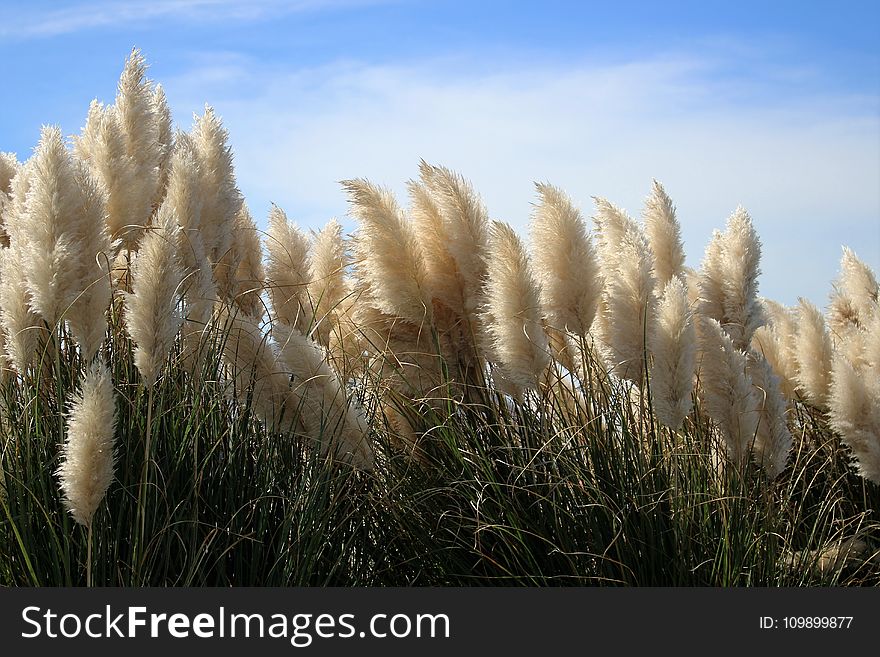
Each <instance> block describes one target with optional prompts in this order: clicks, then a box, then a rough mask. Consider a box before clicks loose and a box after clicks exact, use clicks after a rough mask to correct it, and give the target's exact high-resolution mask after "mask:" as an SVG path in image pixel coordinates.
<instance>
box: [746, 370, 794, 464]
mask: <svg viewBox="0 0 880 657" xmlns="http://www.w3.org/2000/svg"><path fill="white" fill-rule="evenodd" d="M746 369H747V372H748V375H749V377H750V378H751V380H752V383H753V385H754V386H755V395H754V397H755V401H756V406H755V409H756V411H757V415H758V426H757V428H756V431H755V442H754V445H753V454H754V457H755V460H756V461H757V462H758V464H759V465H761V466H762V467H763V468H764V471H765V472H766V473H767V476H768V477H769V478H770V479H775V478H776V477H778V476H779V475H780V474H781V473H782V471H783V469H785V465H786V463H787V461H788V455H789V452H790V451H791V444H792V440H791V432H790V431H789V429H788V425H787V423H786V403H785V398H784V397H783V395H782V390H781V387H780V383H779V377H778V376H776V374H775V373H774V372H773V368H772V367H771V366H770V363H769V362H767V360H766V359H765V358H762V357H761V356H759V355H757V354H755V353H752V354H750V357H749V360H748V365H747V368H746Z"/></svg>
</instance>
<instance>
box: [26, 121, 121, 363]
mask: <svg viewBox="0 0 880 657" xmlns="http://www.w3.org/2000/svg"><path fill="white" fill-rule="evenodd" d="M10 229H11V230H12V233H10V237H11V240H12V242H13V243H15V244H17V245H18V246H17V248H19V249H20V252H19V253H20V256H21V260H20V263H21V265H22V267H23V270H24V276H25V280H26V282H27V291H28V294H29V295H30V305H31V307H32V308H33V309H34V310H35V311H36V312H38V313H39V314H40V315H41V316H42V317H43V319H45V320H46V322H47V323H48V324H49V325H50V326H54V325H55V324H56V323H57V322H58V320H59V319H61V318H62V316H66V317H67V318H68V319H69V320H70V322H71V329H72V330H73V333H74V336H75V337H76V338H77V340H78V341H79V343H80V346H81V347H82V348H83V351H84V355H85V356H86V358H91V356H92V355H93V354H94V353H95V352H96V351H97V348H98V346H99V345H100V342H101V339H102V335H103V332H104V328H105V326H106V318H105V316H104V311H105V309H106V307H107V305H109V297H110V288H109V280H107V267H108V265H107V262H108V258H109V256H110V254H109V250H110V243H109V237H108V236H107V233H106V228H105V214H104V197H103V195H102V194H101V193H100V190H99V189H98V188H97V187H96V185H95V183H94V181H93V180H92V179H91V178H90V177H89V176H88V175H87V173H86V172H85V170H84V169H82V168H81V167H80V166H78V164H77V163H75V162H74V160H73V159H72V157H71V156H70V154H69V153H68V152H67V150H66V149H65V147H64V142H63V140H62V138H61V131H60V130H59V129H58V128H54V127H47V128H44V129H43V132H42V135H41V138H40V143H39V145H38V147H37V149H36V151H35V153H34V157H33V169H32V171H31V173H30V189H29V191H28V193H27V197H26V201H25V205H24V212H23V213H22V215H21V216H20V217H18V218H17V219H16V220H15V222H14V224H13V225H11V226H10Z"/></svg>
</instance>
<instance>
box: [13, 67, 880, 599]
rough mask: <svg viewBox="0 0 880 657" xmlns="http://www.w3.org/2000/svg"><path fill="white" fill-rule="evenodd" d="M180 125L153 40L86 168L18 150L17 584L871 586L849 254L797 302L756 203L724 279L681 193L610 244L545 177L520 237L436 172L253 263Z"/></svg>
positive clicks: (866, 468) (236, 218)
mask: <svg viewBox="0 0 880 657" xmlns="http://www.w3.org/2000/svg"><path fill="white" fill-rule="evenodd" d="M171 126H172V121H171V115H170V111H169V109H168V104H167V100H166V99H165V98H164V92H163V91H162V90H161V88H160V87H158V86H155V85H153V84H152V83H151V82H150V81H149V80H148V79H147V77H146V65H145V62H144V61H143V58H142V57H141V56H140V54H139V53H137V52H134V53H132V56H131V57H130V58H129V61H128V63H127V64H126V67H125V70H124V71H123V75H122V78H121V79H120V82H119V92H118V94H117V97H116V100H115V102H114V103H113V104H111V105H102V104H100V103H98V102H95V103H93V104H92V106H91V108H90V110H89V116H88V118H87V121H86V126H85V127H84V128H83V130H82V131H81V132H80V134H79V136H78V137H76V138H74V139H73V147H72V149H70V148H69V147H68V145H67V144H66V142H65V140H64V139H63V138H62V136H61V133H60V131H59V130H58V129H57V128H46V129H45V130H44V131H43V134H42V136H41V139H40V143H39V144H38V147H37V148H36V150H35V153H34V155H33V156H32V157H31V158H30V159H28V160H27V161H25V162H24V163H21V164H19V163H18V162H17V160H16V159H15V158H12V157H10V156H2V157H0V217H2V224H3V229H4V231H5V232H4V234H0V349H2V354H0V366H2V368H3V371H2V373H0V585H10V584H11V585H15V584H25V583H26V584H34V585H46V584H48V585H57V584H63V585H75V584H78V583H81V582H82V581H83V577H82V573H81V572H80V570H79V569H78V568H77V558H74V555H79V554H82V553H85V555H86V559H85V564H86V568H85V578H84V580H85V582H86V583H88V584H91V583H98V584H107V585H178V584H186V585H220V586H231V585H235V586H237V585H250V584H257V585H291V584H322V585H327V584H343V585H352V584H371V585H413V584H426V585H448V584H456V585H459V584H475V583H486V582H492V583H496V584H497V583H511V584H532V585H534V584H558V583H577V584H591V583H609V582H611V583H615V584H649V585H707V584H708V585H716V586H717V585H721V586H730V585H755V584H758V585H771V586H775V585H804V584H811V585H812V584H876V583H878V580H877V575H876V568H874V564H873V562H872V558H873V557H872V554H873V552H876V546H877V545H880V515H878V512H877V511H876V509H877V508H880V505H878V499H877V495H878V491H880V488H878V486H877V485H876V484H875V483H874V482H878V479H880V474H878V473H880V465H878V463H880V441H878V431H880V420H878V413H880V388H878V381H880V312H878V310H877V282H876V276H875V275H874V273H873V272H872V271H871V270H870V269H869V268H868V267H867V266H866V265H865V264H864V263H863V262H862V261H861V260H859V259H858V258H857V257H856V256H855V254H854V253H852V252H851V251H849V250H845V251H844V258H843V261H842V263H841V274H840V276H839V278H838V279H837V281H835V284H834V285H835V291H834V293H833V295H832V299H831V306H830V309H829V312H828V313H827V315H823V313H822V310H821V309H820V308H818V307H816V306H814V305H812V304H811V303H809V302H807V301H805V300H802V301H801V303H800V305H799V307H798V308H797V310H796V311H795V310H793V309H790V308H786V307H784V306H782V305H780V304H778V303H775V302H772V301H770V300H767V299H760V298H759V297H758V274H759V264H760V263H759V259H760V250H761V249H760V241H759V240H758V237H757V232H756V230H755V226H754V225H753V224H752V221H751V219H750V218H749V216H748V214H747V213H746V212H745V211H744V210H742V209H738V210H737V211H736V212H735V213H734V214H733V216H732V217H731V218H730V219H729V221H728V224H727V227H726V229H725V230H724V231H723V232H716V233H715V235H714V236H713V238H712V241H711V242H710V244H709V245H708V248H707V249H706V252H705V257H704V259H703V263H702V266H701V269H700V272H699V273H698V272H694V271H693V270H690V269H689V268H687V267H685V266H684V264H683V263H684V251H683V245H682V243H681V237H680V235H681V230H680V227H679V225H678V220H677V218H676V216H675V212H676V211H675V206H674V204H673V203H672V200H671V199H670V198H669V196H668V195H667V194H666V192H665V190H663V188H662V186H661V185H660V184H659V183H656V182H655V183H654V185H653V187H652V191H651V195H650V197H649V198H648V200H647V202H646V206H645V210H644V225H641V224H639V223H636V222H635V221H633V220H632V219H631V218H630V217H629V216H627V214H626V213H625V212H624V211H623V210H622V209H620V208H618V207H617V206H615V205H613V204H612V203H611V202H610V201H606V200H604V199H597V200H596V212H595V217H594V218H595V231H594V232H593V233H592V234H591V233H589V232H588V230H587V227H586V226H585V225H584V221H583V219H582V218H581V216H580V214H579V212H578V210H577V209H576V207H575V206H574V204H573V203H572V201H571V200H570V198H569V196H568V195H567V194H566V192H564V191H563V190H562V189H560V188H557V187H553V186H551V185H549V184H539V185H537V192H538V198H537V200H536V205H535V208H534V210H533V213H532V218H531V226H530V230H529V232H530V250H529V251H527V250H526V247H525V246H524V243H523V240H522V238H521V236H520V235H519V234H518V233H517V232H516V231H515V230H514V228H513V227H512V226H510V225H508V224H504V223H500V222H494V223H490V222H489V220H488V216H489V215H488V210H487V208H486V207H485V206H484V205H483V203H482V201H481V200H480V198H479V196H478V195H477V193H476V191H475V190H474V188H473V186H472V185H471V184H470V183H469V182H468V181H467V180H466V179H465V178H464V177H463V176H462V175H460V174H459V173H456V172H454V171H453V170H451V169H447V168H445V167H442V166H437V165H430V164H428V163H426V162H424V161H422V162H421V163H420V165H419V169H418V173H419V175H418V177H417V179H414V180H410V181H409V182H408V183H407V187H408V192H409V204H408V207H407V208H406V209H404V208H401V207H400V206H399V205H398V204H397V200H396V199H395V198H394V196H393V195H392V194H391V192H390V191H388V189H387V188H385V187H382V186H380V185H378V184H375V183H373V182H368V181H367V180H366V179H353V180H349V181H346V182H345V183H343V191H344V192H346V193H347V195H348V200H349V205H350V209H351V215H352V216H353V217H354V219H355V220H356V222H357V228H356V232H355V236H354V238H353V239H352V240H351V242H349V241H347V239H346V237H345V236H344V235H343V228H342V225H341V224H340V223H339V222H335V221H331V222H330V223H328V224H327V226H326V227H325V228H324V229H322V230H321V231H319V232H316V233H312V235H311V238H309V237H307V234H306V232H305V231H303V230H300V229H299V228H298V227H297V226H296V225H295V224H294V223H293V222H291V221H289V220H288V219H287V217H286V216H285V215H284V213H283V212H282V211H281V210H280V209H278V208H275V209H273V210H272V212H271V214H270V218H269V226H268V228H269V230H268V233H267V235H266V236H265V241H264V242H263V243H261V233H260V231H259V228H258V224H259V223H260V222H259V221H254V219H253V218H252V217H251V215H250V213H249V211H248V208H247V206H246V205H245V203H244V201H243V199H242V197H241V194H240V192H239V190H238V188H237V185H236V182H235V172H234V170H233V153H232V151H231V149H230V147H229V135H228V134H227V132H226V130H225V128H224V127H223V125H222V123H221V121H220V119H219V116H218V115H217V114H216V113H215V112H214V111H213V110H212V109H210V108H207V109H206V111H205V113H204V115H203V116H200V117H196V119H195V124H194V125H193V127H192V129H191V131H190V132H189V133H186V132H178V133H176V134H173V133H172V127H171ZM267 308H268V312H267ZM695 368H696V370H697V372H696V376H695V372H694V370H695ZM117 391H118V393H119V394H118V395H117ZM65 418H67V425H66V427H65V422H64V419H65ZM154 436H155V439H154ZM793 436H796V440H793ZM792 443H795V448H792ZM114 444H115V445H118V446H119V447H118V451H117V454H116V456H117V458H118V460H117V461H116V463H115V464H114V458H113V457H114V454H113V449H114V447H113V446H114ZM850 461H852V462H853V464H854V465H855V466H856V467H855V468H851V467H849V464H850ZM58 464H61V465H60V468H59V466H58ZM55 472H57V473H58V474H57V478H56V475H55V474H54V473H55ZM114 478H115V479H117V480H118V482H119V485H118V486H111V482H112V481H113V480H114ZM58 479H60V483H61V487H62V493H63V495H61V496H59V494H58V488H57V484H58ZM135 490H137V491H138V492H137V493H135V492H134V491H135ZM102 500H104V501H102ZM104 505H106V512H105V511H103V510H102V509H104ZM585 509H587V510H588V511H589V512H588V513H585V512H584V510H585ZM68 510H69V512H70V513H68ZM71 514H72V515H73V518H74V520H71V519H70V515H71ZM99 519H100V521H99ZM74 522H79V523H81V524H84V525H87V526H88V533H87V534H86V533H85V532H82V531H79V530H77V529H75V525H74ZM72 528H73V529H72ZM838 545H857V546H858V550H853V551H848V554H847V556H846V558H841V559H839V560H838V559H836V558H834V559H833V560H832V559H830V558H826V556H825V554H826V552H828V549H829V547H828V546H838ZM81 548H82V552H81V551H80V549H81ZM93 551H94V553H95V556H94V558H93V555H92V553H93ZM811 559H812V560H813V561H818V562H820V565H819V567H814V565H811V564H809V563H806V564H805V563H803V562H804V561H809V560H811ZM832 561H834V563H833V564H832V565H829V566H828V567H825V566H823V565H821V564H826V563H829V564H830V563H831V562H832ZM838 561H839V563H837V562H838Z"/></svg>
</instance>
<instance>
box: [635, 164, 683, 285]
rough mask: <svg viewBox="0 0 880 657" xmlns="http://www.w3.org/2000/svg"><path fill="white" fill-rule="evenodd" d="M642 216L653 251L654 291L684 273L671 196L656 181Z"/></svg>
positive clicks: (681, 247)
mask: <svg viewBox="0 0 880 657" xmlns="http://www.w3.org/2000/svg"><path fill="white" fill-rule="evenodd" d="M643 216H644V221H645V232H646V233H647V236H648V242H649V244H650V245H651V252H652V253H653V254H654V276H655V278H656V279H657V284H658V286H659V289H658V291H662V290H663V289H664V287H665V286H666V284H667V283H668V282H669V281H670V280H672V278H673V277H675V276H679V277H680V276H682V275H683V274H684V245H683V244H682V241H681V227H680V226H679V224H678V219H677V218H676V217H675V206H674V205H673V204H672V199H670V198H669V195H668V194H667V193H666V190H665V189H663V185H661V184H660V183H659V182H657V181H656V180H655V181H653V184H652V186H651V195H650V196H649V197H648V200H647V201H646V203H645V210H644V215H643Z"/></svg>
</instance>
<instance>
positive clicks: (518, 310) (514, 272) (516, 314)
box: [485, 221, 550, 390]
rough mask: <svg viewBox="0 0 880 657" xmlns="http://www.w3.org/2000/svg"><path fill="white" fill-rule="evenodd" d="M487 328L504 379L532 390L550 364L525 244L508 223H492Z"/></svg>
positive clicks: (536, 286)
mask: <svg viewBox="0 0 880 657" xmlns="http://www.w3.org/2000/svg"><path fill="white" fill-rule="evenodd" d="M487 262H488V270H489V277H488V280H487V282H486V316H487V319H486V323H485V324H486V330H487V333H488V336H489V339H490V351H491V353H492V354H493V360H494V361H495V362H496V364H497V365H498V366H499V367H500V369H501V373H502V375H503V378H505V379H507V380H508V381H509V382H510V383H512V384H514V385H515V386H518V387H519V388H522V389H526V390H529V389H535V388H536V387H537V383H538V379H539V378H540V377H541V376H542V374H543V373H544V371H545V370H546V369H547V366H548V365H549V364H550V354H549V346H548V343H547V334H546V333H545V332H544V329H543V327H542V323H541V306H540V299H539V294H540V291H539V288H538V284H537V281H536V280H535V278H534V276H533V275H532V272H531V268H530V266H529V261H528V256H527V255H526V251H525V247H524V246H523V244H522V241H521V240H520V238H519V236H518V235H517V234H516V232H515V231H514V230H513V228H511V227H510V226H509V225H508V224H505V223H502V222H498V221H496V222H494V223H493V225H492V229H491V232H490V238H489V250H488V256H487Z"/></svg>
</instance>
